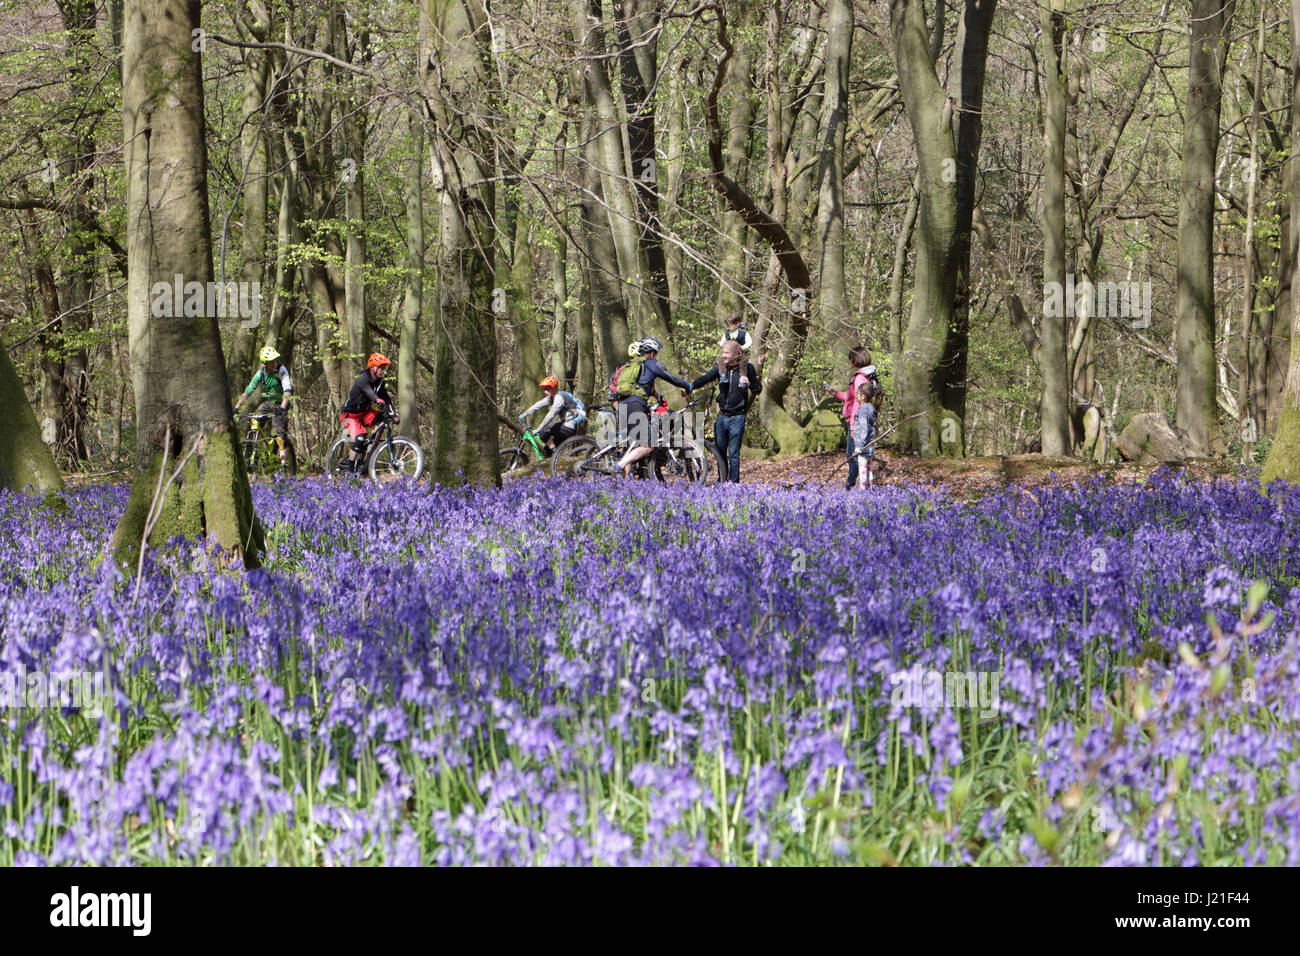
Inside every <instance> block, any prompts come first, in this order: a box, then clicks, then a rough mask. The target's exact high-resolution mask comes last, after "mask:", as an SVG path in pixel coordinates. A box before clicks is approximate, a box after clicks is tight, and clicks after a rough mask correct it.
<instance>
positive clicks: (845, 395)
mask: <svg viewBox="0 0 1300 956" xmlns="http://www.w3.org/2000/svg"><path fill="white" fill-rule="evenodd" d="M849 365H850V366H852V368H853V375H852V376H851V377H850V379H849V387H848V388H846V389H845V390H844V391H842V392H837V391H836V390H835V389H833V388H831V387H830V386H829V385H827V384H826V383H825V382H823V383H822V387H823V388H824V389H826V391H827V392H829V393H830V394H832V395H834V396H835V397H836V398H838V399H839V400H840V401H841V402H843V403H844V406H843V408H842V409H841V414H843V416H844V421H845V422H846V423H847V424H848V426H849V436H848V443H847V447H846V448H845V449H844V455H845V457H846V458H847V459H848V462H849V476H848V479H847V480H846V481H845V483H844V487H845V488H852V487H854V486H855V485H857V483H858V460H857V451H856V445H855V443H854V441H853V416H854V414H855V413H856V412H857V410H858V404H859V403H858V387H859V386H860V385H861V384H862V383H863V382H872V383H873V384H875V385H877V386H879V380H878V379H877V378H876V367H875V366H874V365H872V364H871V353H870V352H868V351H867V349H866V346H864V345H859V346H856V347H855V348H851V349H849Z"/></svg>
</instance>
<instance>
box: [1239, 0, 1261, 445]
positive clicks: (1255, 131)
mask: <svg viewBox="0 0 1300 956" xmlns="http://www.w3.org/2000/svg"><path fill="white" fill-rule="evenodd" d="M1255 35H1256V45H1255V82H1254V83H1253V84H1252V95H1251V102H1250V116H1249V118H1248V124H1249V126H1250V159H1249V160H1248V165H1247V167H1246V169H1247V171H1248V172H1247V180H1246V234H1245V235H1244V236H1243V237H1242V241H1241V249H1242V257H1241V259H1242V278H1241V288H1242V306H1241V360H1240V362H1239V363H1238V369H1237V373H1238V386H1237V412H1238V416H1239V419H1240V427H1241V460H1242V462H1243V463H1247V462H1250V461H1251V460H1252V459H1253V458H1254V455H1255V442H1256V441H1257V440H1258V438H1259V424H1260V422H1259V413H1258V410H1257V408H1256V405H1257V402H1256V394H1257V388H1258V386H1257V384H1256V382H1255V381H1254V379H1253V374H1254V373H1255V372H1256V371H1257V370H1258V367H1259V362H1258V360H1257V359H1256V357H1255V354H1254V353H1255V351H1256V350H1255V349H1254V348H1253V347H1252V346H1253V345H1254V342H1255V339H1256V338H1257V333H1258V328H1259V323H1258V322H1257V321H1256V319H1255V253H1256V248H1255V196H1256V192H1257V187H1258V182H1259V101H1260V81H1261V80H1262V79H1263V73H1264V6H1263V4H1261V5H1260V8H1259V23H1258V26H1257V29H1256V31H1255Z"/></svg>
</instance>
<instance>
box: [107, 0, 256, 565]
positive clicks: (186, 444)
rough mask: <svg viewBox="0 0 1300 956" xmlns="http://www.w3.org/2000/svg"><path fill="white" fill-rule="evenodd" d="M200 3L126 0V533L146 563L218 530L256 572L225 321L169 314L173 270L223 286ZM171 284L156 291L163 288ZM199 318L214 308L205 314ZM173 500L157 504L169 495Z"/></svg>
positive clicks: (130, 559)
mask: <svg viewBox="0 0 1300 956" xmlns="http://www.w3.org/2000/svg"><path fill="white" fill-rule="evenodd" d="M199 6H200V5H199V0H126V4H125V9H124V12H123V28H124V40H125V43H124V45H123V51H122V73H123V87H122V126H123V137H124V142H125V146H124V158H125V166H126V211H127V223H128V229H127V255H128V278H127V317H128V321H129V324H130V349H131V381H132V384H133V386H134V388H135V405H136V436H137V437H136V462H135V464H136V472H135V478H134V480H133V481H132V483H131V494H130V497H129V498H128V500H127V504H126V511H125V513H124V514H123V515H122V518H121V520H120V521H119V522H118V525H117V530H116V531H115V533H114V535H113V542H112V549H113V553H114V556H115V557H116V559H117V560H118V561H119V562H120V563H123V564H125V565H127V566H131V565H133V564H134V562H135V560H136V557H137V555H138V553H139V549H140V545H141V539H142V537H143V536H144V534H145V532H146V530H147V529H149V528H150V524H152V528H151V533H150V536H149V541H150V542H151V543H155V544H161V543H163V542H166V541H167V540H169V539H170V538H172V537H173V536H176V535H180V536H183V537H186V538H191V539H196V538H206V540H207V541H208V543H209V544H212V545H217V546H220V547H221V548H222V549H223V550H224V551H225V552H226V553H227V554H229V555H232V556H234V557H236V558H242V559H243V562H244V564H245V566H255V565H256V564H257V563H258V560H259V557H260V554H261V552H262V548H263V544H262V540H261V537H262V536H261V529H260V526H259V525H258V522H257V518H256V515H255V514H254V513H253V501H252V496H251V495H250V493H249V488H248V476H247V475H246V473H245V471H244V461H243V457H242V455H241V454H240V450H239V446H238V443H237V440H236V436H235V433H234V432H233V430H232V429H231V424H230V420H231V408H230V389H229V385H228V381H227V378H226V366H225V363H224V362H223V361H222V356H221V336H220V333H219V332H218V329H217V318H216V316H215V315H211V314H203V313H206V308H205V307H204V305H205V303H202V304H199V306H198V308H194V300H193V299H191V298H189V295H188V293H187V296H186V301H185V306H186V307H185V308H183V309H182V310H181V311H182V314H180V315H176V314H174V311H175V310H174V309H172V310H167V309H166V308H165V307H164V309H163V310H162V311H164V312H166V311H173V315H171V316H167V315H161V316H156V315H154V314H153V311H154V307H155V306H157V305H158V304H159V301H160V299H162V301H163V303H164V306H165V304H166V303H167V302H169V301H170V300H171V295H170V288H171V285H172V281H173V276H175V275H177V274H180V275H181V276H182V277H183V280H184V282H185V283H186V284H189V283H199V285H198V286H197V287H196V288H199V289H204V288H206V283H209V282H211V281H212V277H213V276H212V235H211V229H210V225H209V220H208V184H207V152H206V143H205V138H204V124H203V71H202V53H201V51H194V50H192V49H191V42H192V39H193V31H194V30H197V29H198V28H199ZM155 283H159V285H160V288H165V289H167V290H168V292H167V293H166V294H164V295H163V296H158V295H155V294H154V293H155V289H154V284H155ZM196 312H198V313H201V314H195V313H196ZM160 488H161V489H163V492H162V495H161V500H159V501H155V498H156V496H157V494H158V490H159V489H160Z"/></svg>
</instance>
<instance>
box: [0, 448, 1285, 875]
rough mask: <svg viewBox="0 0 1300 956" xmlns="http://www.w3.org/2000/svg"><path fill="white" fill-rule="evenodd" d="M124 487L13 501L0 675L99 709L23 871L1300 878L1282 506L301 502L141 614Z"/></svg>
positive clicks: (607, 491)
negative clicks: (903, 678)
mask: <svg viewBox="0 0 1300 956" xmlns="http://www.w3.org/2000/svg"><path fill="white" fill-rule="evenodd" d="M125 497H126V489H125V488H124V487H120V486H119V487H86V488H80V489H76V490H70V491H68V492H65V493H64V499H65V501H66V503H67V505H68V508H67V509H66V513H61V512H60V509H58V508H54V507H51V506H50V505H49V503H43V502H42V501H40V500H39V499H37V498H28V497H22V496H18V495H14V494H8V493H6V494H0V673H2V672H4V671H11V672H14V673H17V672H18V670H19V669H21V670H22V671H23V672H25V673H28V674H30V673H33V672H42V671H44V672H48V673H53V672H58V671H69V670H71V671H85V672H101V673H103V674H105V675H106V681H107V686H108V699H107V700H106V701H105V705H104V707H103V710H102V714H100V715H96V714H95V713H93V709H86V708H83V709H76V708H72V707H48V706H47V707H33V706H31V703H30V701H26V702H19V703H20V704H22V706H19V705H17V704H15V705H14V706H10V707H8V708H7V709H0V864H20V865H22V864H47V863H48V864H62V863H83V862H85V863H97V864H149V863H177V862H179V863H195V864H200V865H206V864H214V863H215V864H248V863H276V864H290V865H343V864H398V865H408V864H461V863H485V864H503V863H504V864H591V863H594V864H611V865H620V864H622V865H627V864H658V863H666V864H690V863H704V864H714V863H716V864H758V865H764V864H770V863H787V864H788V863H794V864H805V863H850V864H852V863H867V864H886V865H888V864H894V863H900V864H904V865H908V864H920V865H961V864H1022V863H1028V864H1067V865H1068V864H1103V863H1104V864H1120V865H1122V864H1174V865H1192V864H1207V865H1208V864H1225V863H1243V862H1244V863H1253V864H1265V863H1267V864H1297V863H1300V723H1298V720H1300V662H1298V661H1297V641H1296V636H1295V635H1296V631H1297V627H1298V626H1300V587H1297V585H1298V584H1300V551H1298V550H1297V543H1298V542H1300V492H1297V491H1277V492H1276V493H1275V494H1274V495H1273V496H1272V497H1266V496H1264V495H1261V494H1260V493H1259V492H1258V490H1257V489H1256V487H1255V486H1253V485H1252V484H1251V483H1250V482H1248V481H1245V480H1243V481H1241V482H1240V483H1224V482H1220V483H1217V484H1207V483H1195V482H1187V481H1184V480H1182V479H1181V478H1179V477H1178V476H1177V475H1163V474H1162V475H1157V476H1156V477H1155V478H1153V479H1152V480H1151V481H1150V482H1149V483H1148V484H1146V485H1145V486H1137V485H1130V486H1121V487H1108V486H1105V485H1102V484H1100V483H1099V484H1096V485H1092V486H1088V487H1074V488H1070V489H1042V490H1038V491H1036V492H1034V493H1032V494H1031V493H1028V492H1025V491H1020V490H1012V491H1009V492H1006V493H1004V494H1000V495H997V496H991V497H987V498H984V499H982V500H979V501H977V502H974V503H970V502H959V501H955V500H953V499H950V498H947V497H945V496H944V495H943V494H942V493H941V492H936V491H930V490H925V491H922V490H914V489H906V488H898V487H891V488H885V489H876V490H874V491H872V492H870V493H861V492H855V493H847V492H843V491H839V490H828V489H824V488H809V489H807V490H793V491H791V490H779V489H772V488H757V487H746V486H739V487H737V486H732V487H727V486H722V487H716V488H707V489H699V488H668V489H665V488H662V487H654V486H650V485H642V484H632V485H626V486H624V485H620V484H615V483H609V484H595V485H586V486H578V485H573V484H567V483H564V482H560V481H535V482H520V483H516V484H514V485H512V486H509V487H507V488H506V489H505V490H502V491H478V490H449V489H436V488H435V489H432V490H431V489H430V487H429V485H428V484H427V483H426V484H424V485H422V486H421V487H419V488H416V489H409V490H401V489H397V488H393V487H388V488H384V489H379V488H376V487H374V486H372V485H369V484H367V485H349V486H339V487H335V486H333V485H331V484H330V483H328V482H327V481H325V480H310V479H309V480H302V481H292V480H284V481H278V482H276V483H274V484H266V485H260V486H258V487H257V488H255V491H254V498H255V503H256V506H257V508H258V511H259V514H260V515H261V516H262V520H263V522H264V523H265V525H266V528H267V538H268V547H269V553H268V555H267V561H266V566H265V568H264V569H261V570H257V571H252V572H247V573H234V572H229V571H221V570H219V569H218V565H217V563H216V559H214V558H213V557H212V556H210V555H209V554H207V553H206V552H205V551H204V550H203V549H202V548H201V547H199V546H197V545H195V544H193V543H185V542H181V541H176V542H173V543H172V544H171V545H170V546H168V547H167V548H164V549H162V550H158V551H153V552H150V554H149V556H148V558H147V559H146V561H145V562H144V571H143V575H142V577H141V578H140V580H139V581H138V582H137V581H136V580H135V576H134V573H132V574H131V575H126V576H124V575H123V574H121V573H120V572H119V571H117V570H116V569H115V567H114V566H113V564H112V562H111V561H102V562H100V561H97V560H96V559H97V557H98V556H99V555H100V554H101V553H102V552H103V550H104V548H105V544H106V542H107V540H108V538H109V536H110V534H111V532H112V528H113V526H114V523H115V521H116V519H117V517H118V515H119V514H120V513H121V511H122V509H123V506H124V504H125ZM904 672H907V673H911V674H914V675H915V674H918V673H932V672H939V673H943V674H948V673H954V672H955V673H976V674H984V675H990V674H991V675H993V676H992V678H991V679H992V680H993V681H994V682H995V684H994V686H995V687H996V690H997V695H996V706H994V707H993V708H991V709H985V708H981V707H971V706H950V704H951V703H952V701H950V700H948V699H946V698H944V699H940V700H934V699H932V698H931V697H926V698H923V699H920V700H913V701H908V700H906V699H904V700H902V701H900V699H899V696H898V693H897V690H898V688H899V687H900V686H904V685H902V684H899V683H898V682H897V675H899V674H900V673H904ZM958 703H960V702H958Z"/></svg>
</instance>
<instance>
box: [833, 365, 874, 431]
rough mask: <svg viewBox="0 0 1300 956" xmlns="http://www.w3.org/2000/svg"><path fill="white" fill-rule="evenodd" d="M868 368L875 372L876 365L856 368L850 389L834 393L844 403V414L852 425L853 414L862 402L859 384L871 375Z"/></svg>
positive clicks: (850, 381) (845, 418)
mask: <svg viewBox="0 0 1300 956" xmlns="http://www.w3.org/2000/svg"><path fill="white" fill-rule="evenodd" d="M867 369H871V371H872V372H874V371H875V370H876V367H875V366H874V365H865V366H863V367H862V368H860V369H857V370H855V371H854V373H853V377H852V378H851V379H849V388H848V391H846V392H835V393H834V394H835V397H836V398H838V399H839V400H840V401H841V402H843V403H844V408H843V410H842V414H843V415H844V420H845V421H846V422H848V423H849V424H850V425H852V424H853V416H854V414H855V413H856V412H857V410H858V405H859V404H860V403H859V402H858V386H859V385H861V384H862V383H863V382H865V381H866V380H867V379H869V378H870V377H871V375H870V373H869V372H868V371H867Z"/></svg>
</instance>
